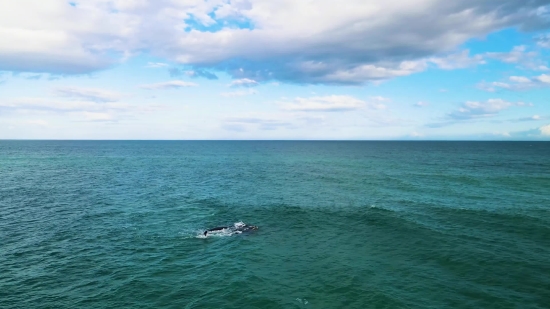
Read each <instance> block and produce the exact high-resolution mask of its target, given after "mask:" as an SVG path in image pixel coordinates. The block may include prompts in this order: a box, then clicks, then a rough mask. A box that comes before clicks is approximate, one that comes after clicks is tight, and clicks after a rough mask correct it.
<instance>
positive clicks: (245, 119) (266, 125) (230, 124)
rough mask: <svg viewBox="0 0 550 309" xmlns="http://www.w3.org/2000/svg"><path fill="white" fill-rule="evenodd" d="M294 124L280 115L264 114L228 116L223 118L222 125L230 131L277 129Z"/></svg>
mask: <svg viewBox="0 0 550 309" xmlns="http://www.w3.org/2000/svg"><path fill="white" fill-rule="evenodd" d="M292 126H293V124H292V123H291V122H289V121H287V120H285V119H281V118H279V117H273V116H272V117H268V116H262V115H249V116H241V117H228V118H225V119H224V120H223V124H222V127H223V128H224V129H226V130H229V131H237V132H242V131H249V130H251V129H253V128H255V129H259V130H277V129H279V128H288V127H292Z"/></svg>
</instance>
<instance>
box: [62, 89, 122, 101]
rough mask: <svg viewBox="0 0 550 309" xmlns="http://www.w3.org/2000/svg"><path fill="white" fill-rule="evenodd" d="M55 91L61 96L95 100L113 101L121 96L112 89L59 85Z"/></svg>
mask: <svg viewBox="0 0 550 309" xmlns="http://www.w3.org/2000/svg"><path fill="white" fill-rule="evenodd" d="M55 93H56V94H57V95H59V96H63V97H70V98H76V99H85V100H91V101H96V102H115V101H118V100H120V99H121V98H122V97H123V95H121V94H120V93H117V92H113V91H108V90H103V89H97V88H81V87H59V88H57V89H55Z"/></svg>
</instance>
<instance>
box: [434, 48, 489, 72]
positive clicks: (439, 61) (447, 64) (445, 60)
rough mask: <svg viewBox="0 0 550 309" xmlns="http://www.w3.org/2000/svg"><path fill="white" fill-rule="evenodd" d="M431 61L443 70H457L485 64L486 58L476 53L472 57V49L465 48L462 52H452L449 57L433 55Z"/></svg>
mask: <svg viewBox="0 0 550 309" xmlns="http://www.w3.org/2000/svg"><path fill="white" fill-rule="evenodd" d="M429 61H430V62H432V63H434V64H436V65H437V66H438V67H439V68H440V69H443V70H455V69H464V68H468V67H473V66H476V65H480V64H485V60H484V59H483V56H482V55H475V56H473V57H470V51H469V50H464V51H462V52H460V53H456V54H451V55H449V56H447V57H439V58H438V57H433V58H430V59H429Z"/></svg>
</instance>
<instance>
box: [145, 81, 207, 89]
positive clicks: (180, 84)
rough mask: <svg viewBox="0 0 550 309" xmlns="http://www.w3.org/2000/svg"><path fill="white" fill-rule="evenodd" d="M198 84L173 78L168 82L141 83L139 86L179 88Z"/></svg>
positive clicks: (147, 87)
mask: <svg viewBox="0 0 550 309" xmlns="http://www.w3.org/2000/svg"><path fill="white" fill-rule="evenodd" d="M197 86H198V84H196V83H191V82H186V81H182V80H172V81H168V82H162V83H155V84H148V85H141V86H139V88H142V89H149V90H157V89H178V88H187V87H197Z"/></svg>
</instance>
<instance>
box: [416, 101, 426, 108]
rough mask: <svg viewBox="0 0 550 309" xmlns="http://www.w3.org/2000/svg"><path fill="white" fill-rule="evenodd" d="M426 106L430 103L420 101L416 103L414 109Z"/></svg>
mask: <svg viewBox="0 0 550 309" xmlns="http://www.w3.org/2000/svg"><path fill="white" fill-rule="evenodd" d="M428 105H430V103H428V102H422V101H420V102H417V103H416V104H415V105H414V106H416V107H426V106H428Z"/></svg>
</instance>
